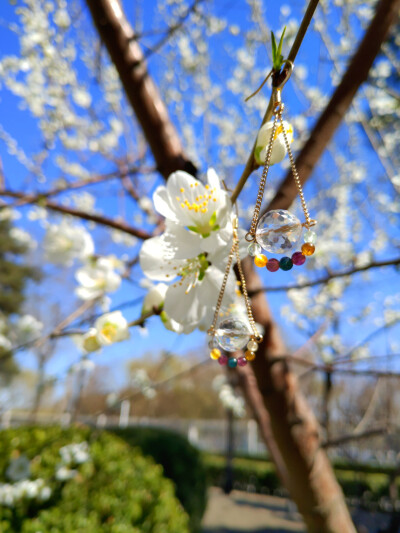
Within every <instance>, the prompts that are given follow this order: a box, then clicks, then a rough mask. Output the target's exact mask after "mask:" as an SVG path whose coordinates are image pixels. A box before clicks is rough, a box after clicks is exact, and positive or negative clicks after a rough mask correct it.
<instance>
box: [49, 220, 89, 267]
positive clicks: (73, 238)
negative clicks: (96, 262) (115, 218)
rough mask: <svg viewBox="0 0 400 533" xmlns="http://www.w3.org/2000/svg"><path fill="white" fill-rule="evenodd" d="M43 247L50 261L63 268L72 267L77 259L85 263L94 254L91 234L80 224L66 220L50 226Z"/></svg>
mask: <svg viewBox="0 0 400 533" xmlns="http://www.w3.org/2000/svg"><path fill="white" fill-rule="evenodd" d="M43 247H44V251H45V255H46V258H47V259H48V261H50V262H51V263H54V264H57V265H63V266H71V265H72V263H73V262H74V260H75V259H79V260H81V261H83V260H85V259H87V258H88V257H90V256H91V255H93V253H94V244H93V240H92V237H91V236H90V234H89V233H88V232H87V231H86V230H85V228H84V227H83V226H81V225H80V224H73V223H71V222H70V221H68V220H66V219H63V220H62V221H61V223H60V224H51V225H49V227H48V229H47V232H46V235H45V238H44V241H43Z"/></svg>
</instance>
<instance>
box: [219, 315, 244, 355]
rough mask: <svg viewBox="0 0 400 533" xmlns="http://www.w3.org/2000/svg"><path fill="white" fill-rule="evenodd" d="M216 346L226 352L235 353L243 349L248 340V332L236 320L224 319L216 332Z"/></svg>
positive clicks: (242, 323)
mask: <svg viewBox="0 0 400 533" xmlns="http://www.w3.org/2000/svg"><path fill="white" fill-rule="evenodd" d="M215 336H216V339H217V341H218V344H219V345H220V346H221V348H223V349H224V350H226V351H227V352H236V350H240V349H241V348H244V346H246V344H247V343H248V342H249V340H250V331H249V329H248V327H247V326H246V324H245V323H244V322H242V321H241V320H239V319H238V318H226V319H225V320H223V321H222V322H220V324H219V325H218V328H217V330H216V335H215Z"/></svg>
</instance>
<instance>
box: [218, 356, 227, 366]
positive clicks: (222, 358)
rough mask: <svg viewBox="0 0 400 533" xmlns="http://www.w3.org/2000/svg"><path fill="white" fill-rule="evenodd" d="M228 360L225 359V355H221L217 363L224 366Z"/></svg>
mask: <svg viewBox="0 0 400 533" xmlns="http://www.w3.org/2000/svg"><path fill="white" fill-rule="evenodd" d="M228 359H229V357H227V356H226V355H221V357H220V358H219V359H218V363H219V364H220V365H221V366H224V365H226V364H228Z"/></svg>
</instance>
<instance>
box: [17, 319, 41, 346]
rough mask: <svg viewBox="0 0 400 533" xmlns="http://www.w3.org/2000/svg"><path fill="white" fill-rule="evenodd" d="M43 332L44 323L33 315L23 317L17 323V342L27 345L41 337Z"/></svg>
mask: <svg viewBox="0 0 400 533" xmlns="http://www.w3.org/2000/svg"><path fill="white" fill-rule="evenodd" d="M42 331H43V323H42V322H40V320H37V319H36V318H35V317H34V316H32V315H22V316H20V317H19V318H18V320H17V323H16V335H17V339H18V340H17V342H18V343H19V344H25V343H27V342H31V341H32V340H34V339H37V338H38V337H40V335H41V334H42Z"/></svg>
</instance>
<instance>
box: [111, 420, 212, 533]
mask: <svg viewBox="0 0 400 533" xmlns="http://www.w3.org/2000/svg"><path fill="white" fill-rule="evenodd" d="M113 431H114V432H115V433H116V434H117V435H118V436H120V437H121V438H123V439H124V440H126V442H128V443H129V444H130V445H131V446H138V447H139V448H140V449H141V450H142V452H143V454H144V455H150V456H151V457H152V458H153V459H154V460H155V462H156V463H159V464H160V465H161V466H162V467H163V470H164V475H165V476H166V477H168V478H169V479H171V480H172V481H173V482H174V484H175V489H176V496H177V497H178V499H179V501H180V502H181V503H182V505H183V507H184V509H185V510H186V512H187V513H188V515H189V520H190V531H192V532H193V533H195V532H197V531H200V525H201V519H202V516H203V514H204V510H205V508H206V503H207V479H206V470H205V467H204V464H203V461H202V458H201V455H200V453H199V451H198V450H197V449H196V448H194V447H193V446H192V445H191V444H190V443H189V442H188V441H187V439H185V438H184V437H182V436H181V435H179V434H178V433H175V432H173V431H168V430H165V429H160V428H143V427H134V428H126V429H119V428H118V429H117V428H116V429H114V430H113Z"/></svg>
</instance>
